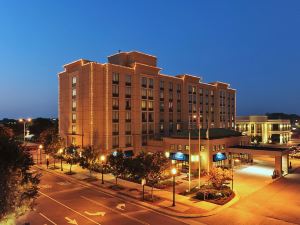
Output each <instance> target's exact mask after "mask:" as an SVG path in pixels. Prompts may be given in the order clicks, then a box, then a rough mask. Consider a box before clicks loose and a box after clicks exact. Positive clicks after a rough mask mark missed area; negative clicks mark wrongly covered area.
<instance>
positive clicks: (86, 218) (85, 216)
mask: <svg viewBox="0 0 300 225" xmlns="http://www.w3.org/2000/svg"><path fill="white" fill-rule="evenodd" d="M39 193H40V194H41V195H44V196H45V197H47V198H49V199H51V200H52V201H54V202H56V203H58V204H60V205H62V206H63V207H65V208H67V209H69V210H71V211H72V212H74V213H77V214H78V215H80V216H82V217H83V218H85V219H87V220H89V221H91V222H93V223H95V224H98V225H101V224H100V223H98V222H96V221H94V220H92V219H90V218H88V217H86V216H85V215H83V214H82V213H80V212H77V211H76V210H74V209H72V208H70V207H69V206H67V205H65V204H63V203H61V202H59V201H57V200H56V199H54V198H52V197H50V196H49V195H47V194H45V193H43V192H41V191H39Z"/></svg>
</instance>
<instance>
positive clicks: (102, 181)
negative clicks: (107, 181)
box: [100, 155, 105, 184]
mask: <svg viewBox="0 0 300 225" xmlns="http://www.w3.org/2000/svg"><path fill="white" fill-rule="evenodd" d="M100 161H101V165H102V166H101V174H102V177H101V184H104V168H103V167H104V161H105V156H104V155H101V157H100Z"/></svg>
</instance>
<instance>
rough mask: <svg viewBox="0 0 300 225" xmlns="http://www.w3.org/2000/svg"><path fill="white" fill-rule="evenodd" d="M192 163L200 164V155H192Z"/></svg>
mask: <svg viewBox="0 0 300 225" xmlns="http://www.w3.org/2000/svg"><path fill="white" fill-rule="evenodd" d="M191 161H192V162H199V155H192V157H191Z"/></svg>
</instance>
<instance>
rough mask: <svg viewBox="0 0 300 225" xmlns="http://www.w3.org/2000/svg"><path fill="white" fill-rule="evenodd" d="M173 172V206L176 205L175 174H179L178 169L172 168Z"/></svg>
mask: <svg viewBox="0 0 300 225" xmlns="http://www.w3.org/2000/svg"><path fill="white" fill-rule="evenodd" d="M171 173H172V175H173V204H172V206H175V175H176V174H177V169H176V168H173V169H172V170H171Z"/></svg>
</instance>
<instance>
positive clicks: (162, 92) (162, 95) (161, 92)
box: [159, 90, 164, 101]
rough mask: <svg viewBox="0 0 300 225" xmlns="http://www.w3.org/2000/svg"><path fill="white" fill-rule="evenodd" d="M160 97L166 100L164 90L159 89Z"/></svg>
mask: <svg viewBox="0 0 300 225" xmlns="http://www.w3.org/2000/svg"><path fill="white" fill-rule="evenodd" d="M159 98H160V100H161V101H162V100H164V91H163V90H160V91H159Z"/></svg>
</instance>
